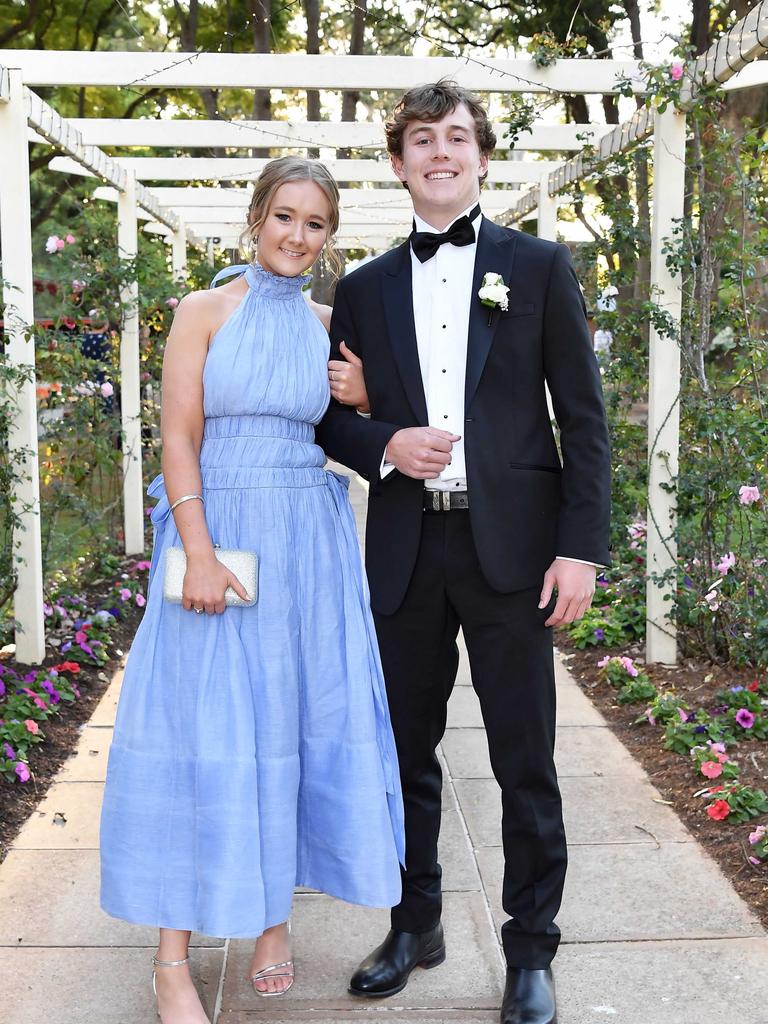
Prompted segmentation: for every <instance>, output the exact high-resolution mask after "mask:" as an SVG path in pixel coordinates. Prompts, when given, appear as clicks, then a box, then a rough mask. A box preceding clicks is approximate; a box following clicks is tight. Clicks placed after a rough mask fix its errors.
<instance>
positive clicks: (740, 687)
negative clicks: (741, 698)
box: [731, 686, 744, 693]
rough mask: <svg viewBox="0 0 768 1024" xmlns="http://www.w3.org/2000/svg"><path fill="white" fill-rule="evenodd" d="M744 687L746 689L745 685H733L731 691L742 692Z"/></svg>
mask: <svg viewBox="0 0 768 1024" xmlns="http://www.w3.org/2000/svg"><path fill="white" fill-rule="evenodd" d="M743 689H744V687H743V686H732V687H731V693H741V691H742V690H743Z"/></svg>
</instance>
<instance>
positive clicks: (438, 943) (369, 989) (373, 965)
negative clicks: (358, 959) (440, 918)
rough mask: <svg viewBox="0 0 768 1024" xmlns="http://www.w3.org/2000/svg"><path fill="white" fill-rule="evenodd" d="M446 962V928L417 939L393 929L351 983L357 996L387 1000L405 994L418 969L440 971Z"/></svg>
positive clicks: (419, 936)
mask: <svg viewBox="0 0 768 1024" xmlns="http://www.w3.org/2000/svg"><path fill="white" fill-rule="evenodd" d="M443 960H445V940H444V939H443V926H442V925H441V924H438V925H437V927H436V928H433V929H432V931H431V932H424V933H423V934H420V935H417V934H414V933H413V932H400V931H397V929H395V928H393V929H392V930H391V931H390V933H389V935H387V937H386V939H384V941H383V942H382V944H381V945H380V946H379V947H378V948H377V949H374V951H373V952H372V953H371V954H370V955H369V956H367V957H366V958H365V960H363V962H362V963H361V964H360V966H359V967H358V968H357V970H356V971H355V973H354V974H353V975H352V979H351V981H350V983H349V991H350V992H351V993H352V995H353V996H367V997H369V998H371V999H375V998H378V999H383V998H384V997H385V996H393V995H395V993H396V992H402V990H403V989H404V988H405V986H406V985H407V984H408V978H409V977H410V975H411V971H412V970H413V969H414V967H425V968H430V967H437V965H438V964H441V963H442V962H443Z"/></svg>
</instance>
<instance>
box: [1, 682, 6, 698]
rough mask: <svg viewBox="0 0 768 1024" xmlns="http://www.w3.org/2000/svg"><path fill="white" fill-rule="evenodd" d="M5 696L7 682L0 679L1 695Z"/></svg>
mask: <svg viewBox="0 0 768 1024" xmlns="http://www.w3.org/2000/svg"><path fill="white" fill-rule="evenodd" d="M4 696H5V683H4V682H3V680H2V679H0V697H4Z"/></svg>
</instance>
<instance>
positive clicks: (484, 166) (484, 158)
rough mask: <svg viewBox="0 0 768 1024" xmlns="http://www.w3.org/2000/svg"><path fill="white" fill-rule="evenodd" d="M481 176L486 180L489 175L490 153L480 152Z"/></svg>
mask: <svg viewBox="0 0 768 1024" xmlns="http://www.w3.org/2000/svg"><path fill="white" fill-rule="evenodd" d="M480 177H481V178H482V179H483V181H485V179H486V178H487V177H488V154H487V153H481V154H480Z"/></svg>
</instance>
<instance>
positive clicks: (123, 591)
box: [120, 587, 131, 601]
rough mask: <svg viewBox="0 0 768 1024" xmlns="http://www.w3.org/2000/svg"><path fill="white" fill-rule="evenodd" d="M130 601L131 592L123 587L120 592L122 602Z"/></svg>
mask: <svg viewBox="0 0 768 1024" xmlns="http://www.w3.org/2000/svg"><path fill="white" fill-rule="evenodd" d="M130 599H131V592H130V590H129V589H128V587H123V588H122V589H121V590H120V600H121V601H130Z"/></svg>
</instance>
